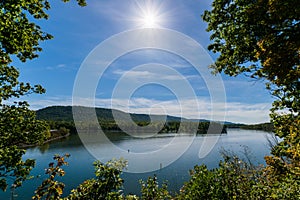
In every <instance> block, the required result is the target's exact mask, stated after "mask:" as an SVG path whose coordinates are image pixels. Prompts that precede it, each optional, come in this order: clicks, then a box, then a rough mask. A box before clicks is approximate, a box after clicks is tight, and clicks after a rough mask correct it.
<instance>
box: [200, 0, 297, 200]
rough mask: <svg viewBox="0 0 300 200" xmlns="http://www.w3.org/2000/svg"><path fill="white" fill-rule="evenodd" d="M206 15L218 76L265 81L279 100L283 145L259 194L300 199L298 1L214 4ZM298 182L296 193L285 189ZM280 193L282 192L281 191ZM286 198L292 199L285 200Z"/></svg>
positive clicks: (277, 127)
mask: <svg viewBox="0 0 300 200" xmlns="http://www.w3.org/2000/svg"><path fill="white" fill-rule="evenodd" d="M212 6H213V7H212V10H210V11H205V13H204V15H203V16H202V17H203V20H204V21H206V22H207V23H208V28H207V31H209V32H211V40H212V43H211V44H210V45H209V47H208V49H209V50H211V51H213V52H215V53H218V55H219V56H218V58H217V60H216V62H215V65H214V66H213V68H214V71H215V72H224V73H225V74H228V75H230V76H236V75H238V74H242V73H243V74H246V75H248V76H250V77H252V78H255V79H261V78H263V79H265V80H266V81H267V89H269V90H270V91H271V92H272V94H273V96H274V97H275V98H276V100H275V101H274V102H273V107H272V109H271V114H270V116H271V121H272V123H273V124H274V132H275V135H276V136H278V137H281V138H282V141H281V142H280V143H279V144H277V145H276V146H275V147H274V148H273V149H272V152H271V153H272V154H273V156H267V157H266V162H267V164H268V166H267V167H266V169H265V172H264V177H265V178H266V180H265V181H262V182H261V184H262V186H261V188H263V189H262V190H259V191H268V192H269V193H268V192H267V193H264V195H266V196H267V197H268V198H281V197H283V196H284V195H287V194H295V195H296V196H297V195H298V196H297V197H298V198H299V194H298V193H297V192H295V191H297V190H299V184H296V183H299V181H300V178H299V177H300V145H299V141H300V117H299V112H300V4H299V2H298V1H297V0H285V1H281V0H255V1H246V0H214V1H213V4H212ZM291 182H295V187H293V188H294V189H295V190H292V192H291V193H285V192H284V190H282V188H281V186H282V187H286V186H287V185H288V184H290V183H291ZM280 188H281V189H280ZM284 198H289V197H288V196H285V197H284Z"/></svg>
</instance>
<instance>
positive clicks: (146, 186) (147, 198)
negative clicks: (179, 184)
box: [140, 175, 171, 200]
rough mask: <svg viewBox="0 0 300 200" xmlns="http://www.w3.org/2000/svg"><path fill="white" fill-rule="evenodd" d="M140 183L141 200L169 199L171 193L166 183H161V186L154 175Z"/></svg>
mask: <svg viewBox="0 0 300 200" xmlns="http://www.w3.org/2000/svg"><path fill="white" fill-rule="evenodd" d="M140 184H141V185H142V189H141V193H142V197H141V199H143V200H163V199H171V195H170V194H169V192H168V187H167V184H166V183H163V184H162V186H161V188H160V187H159V183H158V181H157V177H156V175H154V176H153V177H149V178H148V180H147V181H146V182H144V181H142V180H141V181H140Z"/></svg>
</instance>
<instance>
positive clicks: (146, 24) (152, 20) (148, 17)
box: [141, 13, 159, 28]
mask: <svg viewBox="0 0 300 200" xmlns="http://www.w3.org/2000/svg"><path fill="white" fill-rule="evenodd" d="M141 25H142V27H143V28H157V27H159V17H158V16H155V14H153V13H147V14H145V15H144V16H143V17H142V18H141Z"/></svg>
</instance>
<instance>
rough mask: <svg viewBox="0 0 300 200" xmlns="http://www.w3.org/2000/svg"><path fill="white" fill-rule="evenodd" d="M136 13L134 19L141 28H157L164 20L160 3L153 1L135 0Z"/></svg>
mask: <svg viewBox="0 0 300 200" xmlns="http://www.w3.org/2000/svg"><path fill="white" fill-rule="evenodd" d="M136 14H137V15H136V16H135V18H134V21H136V22H137V26H138V27H141V28H159V27H161V26H162V22H163V21H164V20H163V18H164V17H163V15H164V13H163V12H162V5H161V4H156V3H154V2H153V1H141V2H138V1H136Z"/></svg>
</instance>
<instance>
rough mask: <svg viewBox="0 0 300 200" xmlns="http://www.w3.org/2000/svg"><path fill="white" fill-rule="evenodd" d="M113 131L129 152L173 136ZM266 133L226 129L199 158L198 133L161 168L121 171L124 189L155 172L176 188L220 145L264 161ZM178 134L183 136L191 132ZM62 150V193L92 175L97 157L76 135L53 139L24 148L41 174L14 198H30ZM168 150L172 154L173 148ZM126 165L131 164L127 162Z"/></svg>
mask: <svg viewBox="0 0 300 200" xmlns="http://www.w3.org/2000/svg"><path fill="white" fill-rule="evenodd" d="M114 134H115V135H114V137H113V138H111V141H113V142H114V144H115V145H116V146H117V147H118V148H120V149H124V150H125V149H126V150H127V149H130V153H133V152H147V151H155V150H158V149H161V148H162V147H163V146H164V145H167V144H169V143H170V141H171V140H172V139H173V137H170V135H161V136H159V137H152V138H148V139H142V138H140V139H138V138H131V137H128V136H126V135H123V134H119V133H114ZM268 135H269V134H268V133H266V132H262V131H253V130H240V129H229V130H228V134H226V135H222V136H221V137H220V138H219V140H218V142H217V144H216V145H215V146H214V148H213V149H212V151H211V152H210V153H209V154H208V155H207V156H206V157H205V158H202V159H200V158H199V156H198V155H199V148H200V146H201V145H202V143H203V140H204V137H202V136H197V137H195V138H194V140H193V143H192V145H191V146H190V147H189V148H188V149H187V151H185V152H184V153H183V155H182V156H181V157H180V158H179V159H177V160H176V161H175V162H173V163H172V164H170V165H168V166H166V167H165V166H163V168H162V169H159V170H157V171H154V172H148V173H128V172H124V174H123V179H124V180H125V183H124V191H125V193H126V194H128V193H135V194H139V191H140V185H139V183H138V180H140V179H143V180H146V179H147V177H149V176H153V175H154V174H156V175H157V176H158V178H159V181H160V182H162V180H168V187H169V189H170V190H172V191H175V192H176V191H178V190H179V189H180V187H181V186H182V184H183V183H184V182H185V181H187V180H188V178H189V174H188V171H189V169H192V168H193V167H194V166H195V165H201V164H205V165H207V166H208V167H209V168H215V167H218V163H219V161H220V160H221V159H222V158H221V155H220V151H221V149H222V148H224V149H226V150H231V151H234V152H236V153H237V154H240V155H242V154H243V153H242V152H243V149H244V147H245V146H247V147H248V148H249V150H250V151H251V159H252V161H254V162H256V163H258V164H264V159H263V158H264V156H265V155H268V154H269V146H268V142H267V139H266V137H268ZM171 136H172V135H171ZM181 137H182V139H184V138H186V137H191V136H181ZM209 137H216V136H209ZM173 145H174V144H173ZM176 145H180V143H176V144H175V145H174V147H173V148H176ZM177 147H179V146H177ZM95 148H97V151H101V152H105V156H106V157H105V158H102V159H101V160H102V161H105V160H109V159H111V158H112V157H113V156H115V152H114V151H113V150H111V149H109V147H108V146H107V145H106V144H105V143H103V144H102V143H101V144H98V145H97V146H96V147H95ZM65 153H69V154H71V157H70V158H69V159H68V160H67V161H68V162H69V166H66V167H64V169H65V171H66V175H65V176H64V177H63V178H62V179H59V180H61V181H63V182H64V183H65V184H66V188H65V194H68V193H69V191H70V190H71V189H72V188H75V187H76V186H77V185H78V184H80V183H82V182H83V181H84V180H86V179H89V178H92V177H94V168H93V165H92V163H93V162H94V161H95V160H96V159H95V158H94V157H93V156H92V155H91V154H90V153H89V152H88V151H87V150H86V148H85V147H84V146H83V145H82V143H81V140H80V138H79V137H78V136H75V135H74V136H70V137H69V138H67V139H64V140H62V141H56V142H53V143H51V144H48V145H45V146H42V147H36V148H31V149H28V150H27V153H26V155H25V156H24V158H25V159H26V158H34V159H36V164H37V165H36V167H35V168H34V169H33V171H32V175H34V176H37V175H41V177H39V178H34V179H32V180H29V181H27V182H25V183H24V185H23V187H22V188H19V189H17V190H16V191H15V193H16V194H17V197H15V199H20V200H24V199H25V200H26V199H31V196H33V192H34V190H35V189H36V188H37V186H38V185H39V184H40V183H41V182H42V180H43V179H44V178H45V175H44V170H45V169H46V168H47V166H48V163H49V162H52V157H53V155H54V154H61V155H62V154H65ZM168 153H169V154H172V152H168ZM170 156H171V155H170ZM150 162H151V161H149V162H147V157H145V161H144V162H143V163H142V164H144V165H145V166H147V165H149V164H150ZM128 165H129V166H130V162H129V163H128ZM10 196H11V194H10V190H8V191H7V192H6V193H3V192H1V193H0V199H1V200H2V199H4V200H5V199H10Z"/></svg>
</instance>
